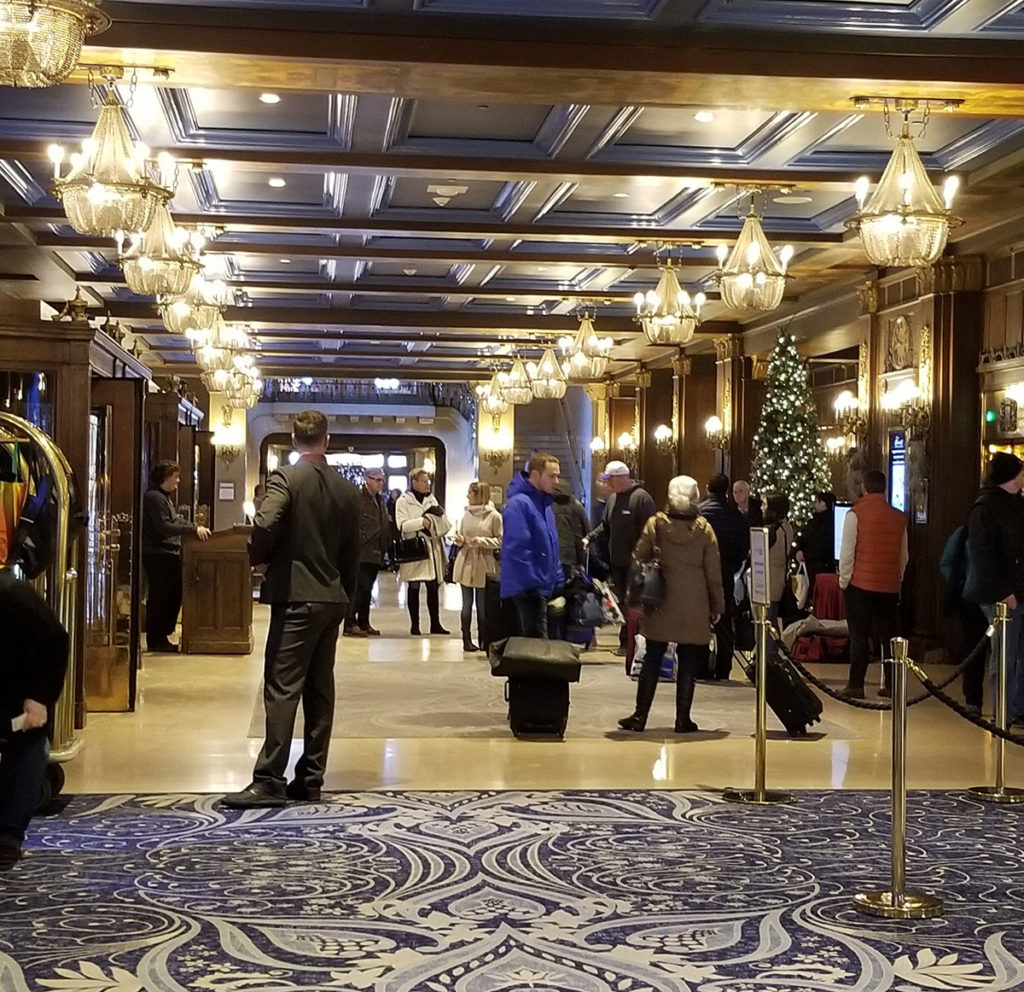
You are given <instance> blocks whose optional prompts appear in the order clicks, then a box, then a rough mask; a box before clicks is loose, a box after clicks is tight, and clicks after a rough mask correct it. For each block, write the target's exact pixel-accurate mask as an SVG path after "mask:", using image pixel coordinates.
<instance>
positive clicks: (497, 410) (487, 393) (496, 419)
mask: <svg viewBox="0 0 1024 992" xmlns="http://www.w3.org/2000/svg"><path fill="white" fill-rule="evenodd" d="M477 396H478V397H479V399H480V410H481V412H482V413H486V414H488V415H489V416H490V418H491V423H492V425H493V427H494V430H498V429H499V428H500V427H501V418H502V417H503V416H504V415H505V414H506V413H508V408H509V404H508V400H506V399H505V398H504V397H503V396H502V395H501V382H500V380H499V378H498V373H497V372H495V373H494V375H492V376H491V379H490V382H488V383H487V385H486V386H477Z"/></svg>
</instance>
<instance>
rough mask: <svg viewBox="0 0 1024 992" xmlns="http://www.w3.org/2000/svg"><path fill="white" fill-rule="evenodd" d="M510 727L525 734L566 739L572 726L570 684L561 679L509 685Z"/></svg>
mask: <svg viewBox="0 0 1024 992" xmlns="http://www.w3.org/2000/svg"><path fill="white" fill-rule="evenodd" d="M505 698H506V699H507V700H508V726H509V729H510V730H511V731H512V734H513V735H514V736H515V737H519V736H520V735H521V734H527V735H528V734H553V735H554V736H556V737H564V736H565V726H566V724H567V723H568V722H569V683H568V682H563V681H562V680H561V679H535V678H524V677H519V678H510V679H509V680H508V681H507V682H506V683H505Z"/></svg>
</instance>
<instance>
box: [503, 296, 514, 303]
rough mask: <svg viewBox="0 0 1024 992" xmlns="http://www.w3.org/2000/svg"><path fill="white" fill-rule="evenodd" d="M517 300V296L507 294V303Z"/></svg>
mask: <svg viewBox="0 0 1024 992" xmlns="http://www.w3.org/2000/svg"><path fill="white" fill-rule="evenodd" d="M515 301H516V298H515V297H514V296H506V297H505V302H506V303H515Z"/></svg>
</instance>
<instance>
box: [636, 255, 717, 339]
mask: <svg viewBox="0 0 1024 992" xmlns="http://www.w3.org/2000/svg"><path fill="white" fill-rule="evenodd" d="M658 268H660V269H661V278H660V279H659V280H658V288H657V289H650V290H648V291H647V294H646V295H644V294H643V293H637V294H636V296H634V297H633V302H634V303H635V304H636V317H634V318H633V319H634V320H635V321H636V322H637V323H638V324H639V325H640V326H641V327H642V328H643V331H644V334H645V335H646V336H647V340H648V341H650V342H651V344H676V345H679V344H686V342H687V341H689V340H690V338H692V337H693V332H694V331H695V330H696V329H697V325H698V324H699V323H700V308H701V307H702V306H703V305H704V299H705V297H704V294H703V293H698V294H697V295H696V296H695V297H694V298H693V302H692V303H691V302H690V294H689V293H687V292H686V290H685V289H683V288H682V287H680V285H679V279H678V278H677V277H676V270H675V269H674V268H673V267H672V259H671V258H666V259H665V261H664V263H660V262H659V264H658Z"/></svg>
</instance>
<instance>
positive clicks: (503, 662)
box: [487, 637, 582, 682]
mask: <svg viewBox="0 0 1024 992" xmlns="http://www.w3.org/2000/svg"><path fill="white" fill-rule="evenodd" d="M487 657H488V659H489V660H490V663H491V674H492V675H496V676H498V677H499V678H538V679H556V680H558V681H560V682H579V680H580V668H581V667H582V666H581V664H580V649H579V645H577V644H570V643H569V642H568V641H549V640H546V639H544V638H542V637H509V638H506V639H505V640H503V641H494V642H492V643H491V646H490V647H489V648H488V651H487Z"/></svg>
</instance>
